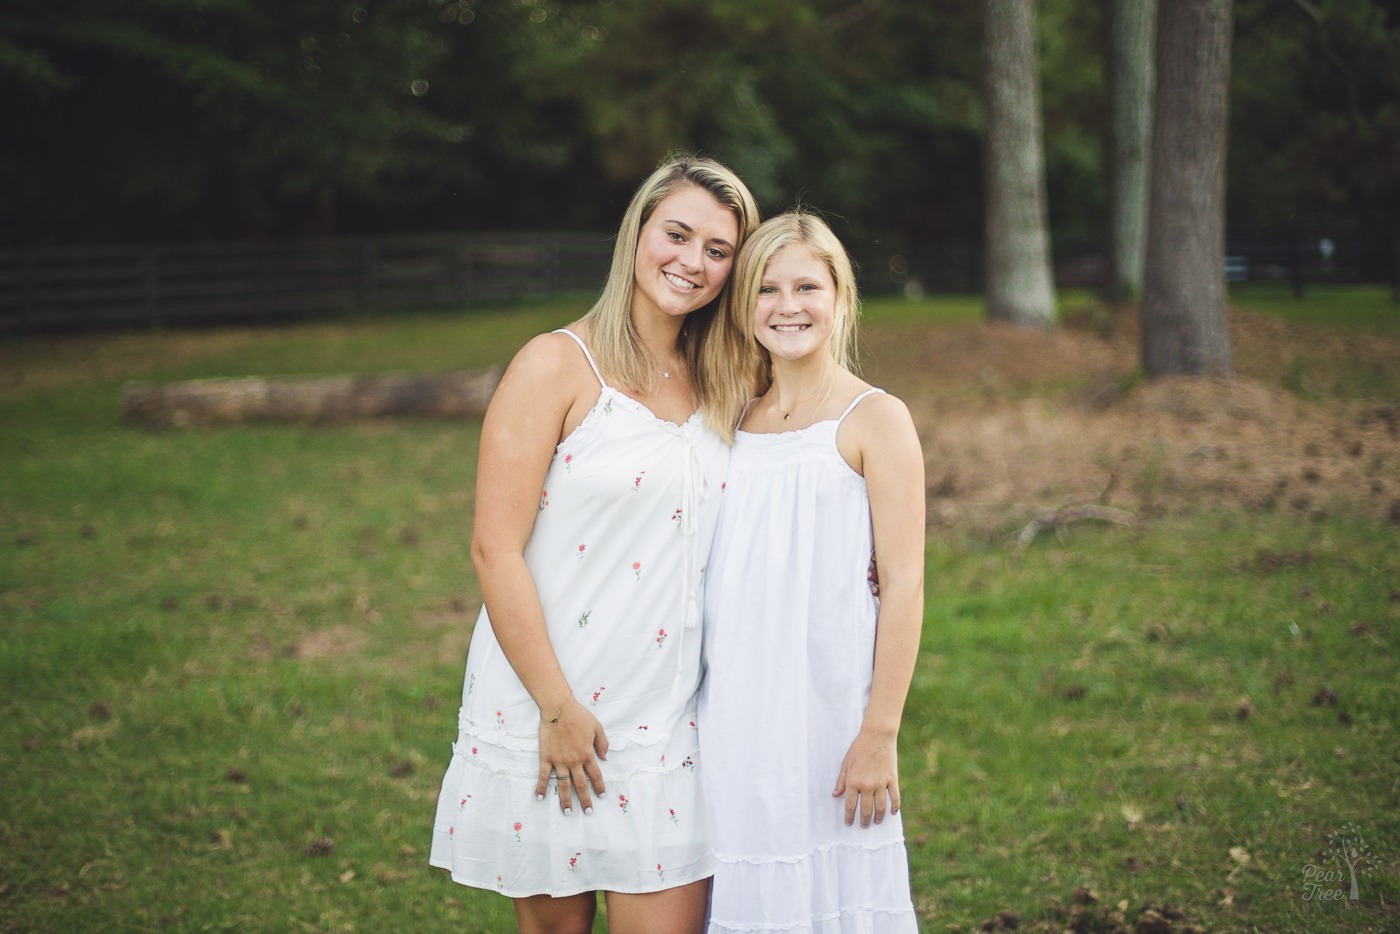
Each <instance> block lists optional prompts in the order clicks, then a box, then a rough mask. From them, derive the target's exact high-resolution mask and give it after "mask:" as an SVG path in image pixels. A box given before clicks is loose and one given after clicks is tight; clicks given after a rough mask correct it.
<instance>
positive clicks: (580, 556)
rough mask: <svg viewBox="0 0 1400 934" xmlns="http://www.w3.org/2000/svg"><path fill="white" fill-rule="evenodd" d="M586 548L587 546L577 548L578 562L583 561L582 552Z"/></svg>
mask: <svg viewBox="0 0 1400 934" xmlns="http://www.w3.org/2000/svg"><path fill="white" fill-rule="evenodd" d="M587 547H588V546H587V545H579V546H578V559H579V560H580V561H582V560H583V551H584V549H585V548H587Z"/></svg>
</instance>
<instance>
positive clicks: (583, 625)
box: [578, 610, 593, 629]
mask: <svg viewBox="0 0 1400 934" xmlns="http://www.w3.org/2000/svg"><path fill="white" fill-rule="evenodd" d="M592 615H593V611H592V610H589V611H588V612H587V613H584V614H583V615H582V616H580V617H579V618H578V628H580V629H587V628H588V617H590V616H592Z"/></svg>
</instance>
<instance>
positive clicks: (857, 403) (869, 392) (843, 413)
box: [836, 387, 884, 425]
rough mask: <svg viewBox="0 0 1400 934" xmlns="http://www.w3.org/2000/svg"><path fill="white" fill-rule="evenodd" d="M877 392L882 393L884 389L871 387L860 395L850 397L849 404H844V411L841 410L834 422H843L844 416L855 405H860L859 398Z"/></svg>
mask: <svg viewBox="0 0 1400 934" xmlns="http://www.w3.org/2000/svg"><path fill="white" fill-rule="evenodd" d="M877 392H878V393H883V392H884V390H883V389H880V388H879V387H872V388H870V389H867V390H866V391H865V392H863V393H861V394H860V395H858V396H856V397H855V398H854V399H852V400H851V404H850V405H848V406H846V411H844V412H842V413H841V417H840V418H838V419H837V420H836V424H837V425H840V424H841V423H842V422H844V421H845V420H846V416H847V415H850V414H851V412H852V411H853V410H854V409H855V407H856V406H858V405H860V400H862V399H864V398H865V397H866V396H873V395H874V394H875V393H877Z"/></svg>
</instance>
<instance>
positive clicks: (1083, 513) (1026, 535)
mask: <svg viewBox="0 0 1400 934" xmlns="http://www.w3.org/2000/svg"><path fill="white" fill-rule="evenodd" d="M1084 519H1097V520H1098V521H1100V522H1116V523H1118V524H1119V525H1136V524H1137V517H1136V516H1134V515H1133V514H1132V513H1130V512H1128V511H1126V510H1123V509H1118V508H1116V507H1113V506H1100V505H1097V504H1093V503H1080V504H1075V505H1069V506H1061V507H1060V508H1059V509H1056V510H1054V511H1053V512H1047V513H1045V514H1044V515H1040V516H1036V517H1035V518H1034V519H1032V520H1031V521H1030V522H1027V523H1026V527H1025V528H1023V529H1022V530H1021V534H1020V535H1018V536H1017V537H1016V545H1017V546H1018V547H1020V548H1025V547H1026V546H1027V545H1029V544H1030V543H1031V542H1032V541H1033V540H1034V539H1035V537H1036V536H1037V535H1039V534H1040V533H1041V531H1043V530H1044V529H1048V528H1053V529H1054V530H1055V534H1056V535H1057V536H1059V539H1060V541H1064V540H1065V531H1066V530H1067V528H1068V526H1069V524H1070V523H1071V522H1079V521H1081V520H1084Z"/></svg>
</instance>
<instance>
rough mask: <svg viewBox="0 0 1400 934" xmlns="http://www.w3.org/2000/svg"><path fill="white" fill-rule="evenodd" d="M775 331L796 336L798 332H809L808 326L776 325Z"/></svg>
mask: <svg viewBox="0 0 1400 934" xmlns="http://www.w3.org/2000/svg"><path fill="white" fill-rule="evenodd" d="M773 330H775V331H779V332H781V333H783V334H795V333H796V332H798V331H805V330H807V325H805V324H775V325H773Z"/></svg>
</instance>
